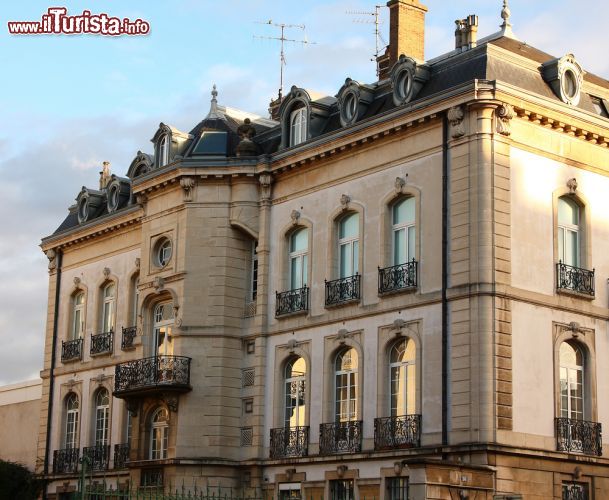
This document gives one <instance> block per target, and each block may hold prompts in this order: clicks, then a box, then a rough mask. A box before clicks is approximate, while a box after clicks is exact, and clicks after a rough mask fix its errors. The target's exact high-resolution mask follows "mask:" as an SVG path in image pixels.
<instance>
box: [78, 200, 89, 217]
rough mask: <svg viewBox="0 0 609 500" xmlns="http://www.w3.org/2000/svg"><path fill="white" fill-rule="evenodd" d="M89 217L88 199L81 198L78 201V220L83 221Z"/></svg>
mask: <svg viewBox="0 0 609 500" xmlns="http://www.w3.org/2000/svg"><path fill="white" fill-rule="evenodd" d="M88 218H89V200H88V199H87V198H81V199H80V201H79V202H78V220H79V222H85V221H86V220H87V219H88Z"/></svg>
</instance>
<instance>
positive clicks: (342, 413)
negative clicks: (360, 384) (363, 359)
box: [334, 348, 358, 422]
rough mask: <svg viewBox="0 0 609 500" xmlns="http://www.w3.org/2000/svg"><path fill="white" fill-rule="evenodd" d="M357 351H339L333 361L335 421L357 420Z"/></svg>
mask: <svg viewBox="0 0 609 500" xmlns="http://www.w3.org/2000/svg"><path fill="white" fill-rule="evenodd" d="M357 371H358V357H357V351H356V350H355V349H353V348H351V349H347V350H346V351H342V352H340V353H339V354H338V355H337V356H336V361H335V363H334V380H335V390H336V392H335V404H336V406H335V413H334V415H335V417H334V418H335V421H336V422H348V421H350V420H357Z"/></svg>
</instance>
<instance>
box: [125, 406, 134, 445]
mask: <svg viewBox="0 0 609 500" xmlns="http://www.w3.org/2000/svg"><path fill="white" fill-rule="evenodd" d="M125 434H126V436H125V441H126V442H127V444H128V445H131V436H132V435H133V417H132V416H131V412H130V411H128V412H127V422H126V423H125Z"/></svg>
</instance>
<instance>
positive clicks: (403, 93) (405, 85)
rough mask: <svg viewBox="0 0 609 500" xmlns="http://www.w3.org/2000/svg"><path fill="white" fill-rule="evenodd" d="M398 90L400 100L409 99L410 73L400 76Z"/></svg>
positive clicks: (410, 88) (405, 72)
mask: <svg viewBox="0 0 609 500" xmlns="http://www.w3.org/2000/svg"><path fill="white" fill-rule="evenodd" d="M398 89H399V92H400V97H401V98H402V99H404V100H406V99H408V98H409V97H410V93H411V91H412V77H411V76H410V71H404V72H403V73H402V74H401V75H400V78H399V82H398Z"/></svg>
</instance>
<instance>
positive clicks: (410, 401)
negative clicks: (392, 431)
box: [406, 365, 416, 415]
mask: <svg viewBox="0 0 609 500" xmlns="http://www.w3.org/2000/svg"><path fill="white" fill-rule="evenodd" d="M406 382H407V384H406V403H407V404H406V414H407V415H414V414H415V413H416V411H415V401H416V395H415V388H416V370H415V365H408V370H407V375H406Z"/></svg>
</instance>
